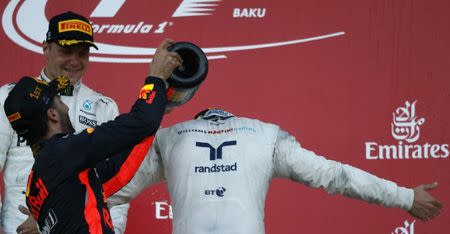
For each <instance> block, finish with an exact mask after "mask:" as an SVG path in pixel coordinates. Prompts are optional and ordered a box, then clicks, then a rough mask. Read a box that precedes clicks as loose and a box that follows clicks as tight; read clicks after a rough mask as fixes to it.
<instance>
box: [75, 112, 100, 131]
mask: <svg viewBox="0 0 450 234" xmlns="http://www.w3.org/2000/svg"><path fill="white" fill-rule="evenodd" d="M78 119H79V121H80V123H81V124H84V125H86V126H89V127H93V128H94V127H95V126H97V120H93V119H89V118H86V117H85V116H82V115H80V116H79V118H78Z"/></svg>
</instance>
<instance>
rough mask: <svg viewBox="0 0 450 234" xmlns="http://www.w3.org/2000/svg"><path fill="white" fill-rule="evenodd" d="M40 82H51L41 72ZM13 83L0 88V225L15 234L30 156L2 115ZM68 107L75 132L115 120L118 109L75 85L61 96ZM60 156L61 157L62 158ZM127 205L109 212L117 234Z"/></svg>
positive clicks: (122, 229)
mask: <svg viewBox="0 0 450 234" xmlns="http://www.w3.org/2000/svg"><path fill="white" fill-rule="evenodd" d="M39 78H40V79H43V80H47V81H50V80H49V79H48V78H47V77H46V76H45V74H44V72H42V73H41V75H40V76H39ZM13 86H14V85H13V84H7V85H4V86H2V87H1V88H0V108H1V110H0V169H2V170H3V181H4V185H5V188H4V190H5V191H4V194H5V198H4V203H3V207H1V205H2V204H1V201H0V207H1V224H2V226H3V229H4V231H5V232H6V233H16V229H17V227H18V226H19V225H20V224H22V222H23V221H25V219H26V218H27V216H26V215H24V214H22V213H21V212H20V211H19V210H18V207H19V205H23V206H25V207H26V205H25V189H26V184H27V178H28V175H29V173H30V169H31V167H32V166H33V162H34V159H33V155H32V152H31V149H30V147H29V146H27V145H26V142H25V141H24V139H18V136H17V134H16V133H15V132H14V130H13V129H12V127H11V125H10V124H9V121H8V119H7V117H6V115H5V111H4V108H3V104H4V102H5V99H6V97H7V96H8V93H9V91H10V90H11V89H12V88H13ZM61 99H62V101H63V102H64V103H65V104H66V105H67V106H68V107H69V116H70V121H71V122H72V125H73V127H74V128H75V131H81V130H83V129H86V128H87V127H94V126H95V125H98V124H101V123H103V122H107V121H109V120H112V119H114V118H115V117H116V116H117V115H118V114H119V110H118V108H117V104H116V103H115V102H114V101H113V100H112V99H110V98H108V97H106V96H103V95H102V94H100V93H97V92H94V91H93V90H92V89H90V88H88V87H87V86H85V85H84V84H83V83H82V82H81V81H80V82H78V83H77V84H76V85H75V87H74V91H73V96H61ZM62 156H63V155H62ZM128 207H129V204H128V203H126V204H123V205H120V206H117V207H114V208H112V209H111V218H112V221H113V224H114V229H115V232H116V233H124V232H125V227H126V223H127V214H128Z"/></svg>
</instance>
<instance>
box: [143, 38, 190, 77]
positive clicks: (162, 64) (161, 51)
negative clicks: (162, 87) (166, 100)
mask: <svg viewBox="0 0 450 234" xmlns="http://www.w3.org/2000/svg"><path fill="white" fill-rule="evenodd" d="M172 44H173V41H172V40H171V39H165V40H164V41H162V42H161V44H160V45H159V47H158V48H157V49H156V52H155V56H154V57H153V60H152V63H151V68H150V73H149V75H150V76H155V77H159V78H162V79H164V80H166V79H168V78H169V77H170V75H171V74H172V72H173V71H174V70H175V68H177V67H178V66H180V65H181V64H182V63H183V60H182V59H181V57H180V55H179V54H178V53H176V52H170V51H168V50H167V48H169V47H170V46H171V45H172Z"/></svg>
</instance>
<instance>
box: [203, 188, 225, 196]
mask: <svg viewBox="0 0 450 234" xmlns="http://www.w3.org/2000/svg"><path fill="white" fill-rule="evenodd" d="M225 191H226V189H225V188H224V187H219V188H218V189H215V190H214V189H213V190H205V195H208V196H214V195H216V196H218V197H223V196H225V194H224V193H225Z"/></svg>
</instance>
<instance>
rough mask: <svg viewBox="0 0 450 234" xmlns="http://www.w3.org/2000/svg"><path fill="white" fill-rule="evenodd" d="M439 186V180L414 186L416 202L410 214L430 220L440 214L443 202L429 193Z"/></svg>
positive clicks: (423, 219)
mask: <svg viewBox="0 0 450 234" xmlns="http://www.w3.org/2000/svg"><path fill="white" fill-rule="evenodd" d="M437 186H438V184H437V182H434V183H432V184H422V185H419V186H417V187H416V188H414V202H413V206H412V208H411V209H410V210H409V211H408V212H409V214H410V215H412V216H414V217H416V218H418V219H420V220H422V221H428V220H431V219H433V218H435V217H436V216H438V215H439V214H440V209H441V208H442V203H441V202H440V201H438V200H437V199H436V198H434V197H433V196H431V194H429V193H428V190H432V189H434V188H436V187H437Z"/></svg>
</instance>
